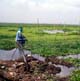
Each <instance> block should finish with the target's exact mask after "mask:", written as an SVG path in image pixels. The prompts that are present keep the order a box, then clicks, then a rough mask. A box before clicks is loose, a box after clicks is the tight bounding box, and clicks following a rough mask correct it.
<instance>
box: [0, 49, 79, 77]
mask: <svg viewBox="0 0 80 81" xmlns="http://www.w3.org/2000/svg"><path fill="white" fill-rule="evenodd" d="M14 52H15V54H14ZM13 54H14V57H13V59H14V60H15V59H18V58H20V57H21V56H20V54H19V50H18V49H16V48H14V49H12V50H8V51H7V50H0V60H12V55H13ZM24 54H25V55H27V54H29V55H31V51H28V50H24ZM32 57H34V58H35V59H37V60H40V61H43V62H45V57H42V56H40V55H39V54H33V55H32ZM69 57H71V58H78V59H80V54H78V55H68V56H64V57H63V56H59V57H57V58H59V59H64V58H69ZM54 66H55V67H60V68H61V72H60V73H57V74H56V76H58V77H67V76H69V75H70V74H71V72H72V71H73V70H75V68H74V67H71V68H68V67H67V66H64V65H55V64H54ZM76 69H77V68H76ZM79 69H80V68H79Z"/></svg>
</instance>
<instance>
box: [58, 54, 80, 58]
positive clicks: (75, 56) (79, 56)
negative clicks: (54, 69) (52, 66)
mask: <svg viewBox="0 0 80 81" xmlns="http://www.w3.org/2000/svg"><path fill="white" fill-rule="evenodd" d="M57 58H59V59H66V58H73V59H75V58H76V59H80V54H75V55H67V56H58V57H57Z"/></svg>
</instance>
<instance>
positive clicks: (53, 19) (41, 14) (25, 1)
mask: <svg viewBox="0 0 80 81" xmlns="http://www.w3.org/2000/svg"><path fill="white" fill-rule="evenodd" d="M0 22H11V23H37V22H39V23H48V24H80V0H0Z"/></svg>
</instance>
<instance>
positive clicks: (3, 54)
mask: <svg viewBox="0 0 80 81" xmlns="http://www.w3.org/2000/svg"><path fill="white" fill-rule="evenodd" d="M13 54H14V55H13ZM24 54H25V55H26V54H31V52H30V51H27V50H24ZM12 55H13V59H12ZM20 57H21V56H20V54H19V50H18V49H16V48H14V49H12V50H8V51H7V50H0V60H16V59H18V58H20Z"/></svg>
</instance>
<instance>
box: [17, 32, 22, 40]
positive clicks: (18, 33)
mask: <svg viewBox="0 0 80 81" xmlns="http://www.w3.org/2000/svg"><path fill="white" fill-rule="evenodd" d="M21 35H22V33H21V31H18V32H17V33H16V39H15V41H18V40H21V38H20V36H21Z"/></svg>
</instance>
